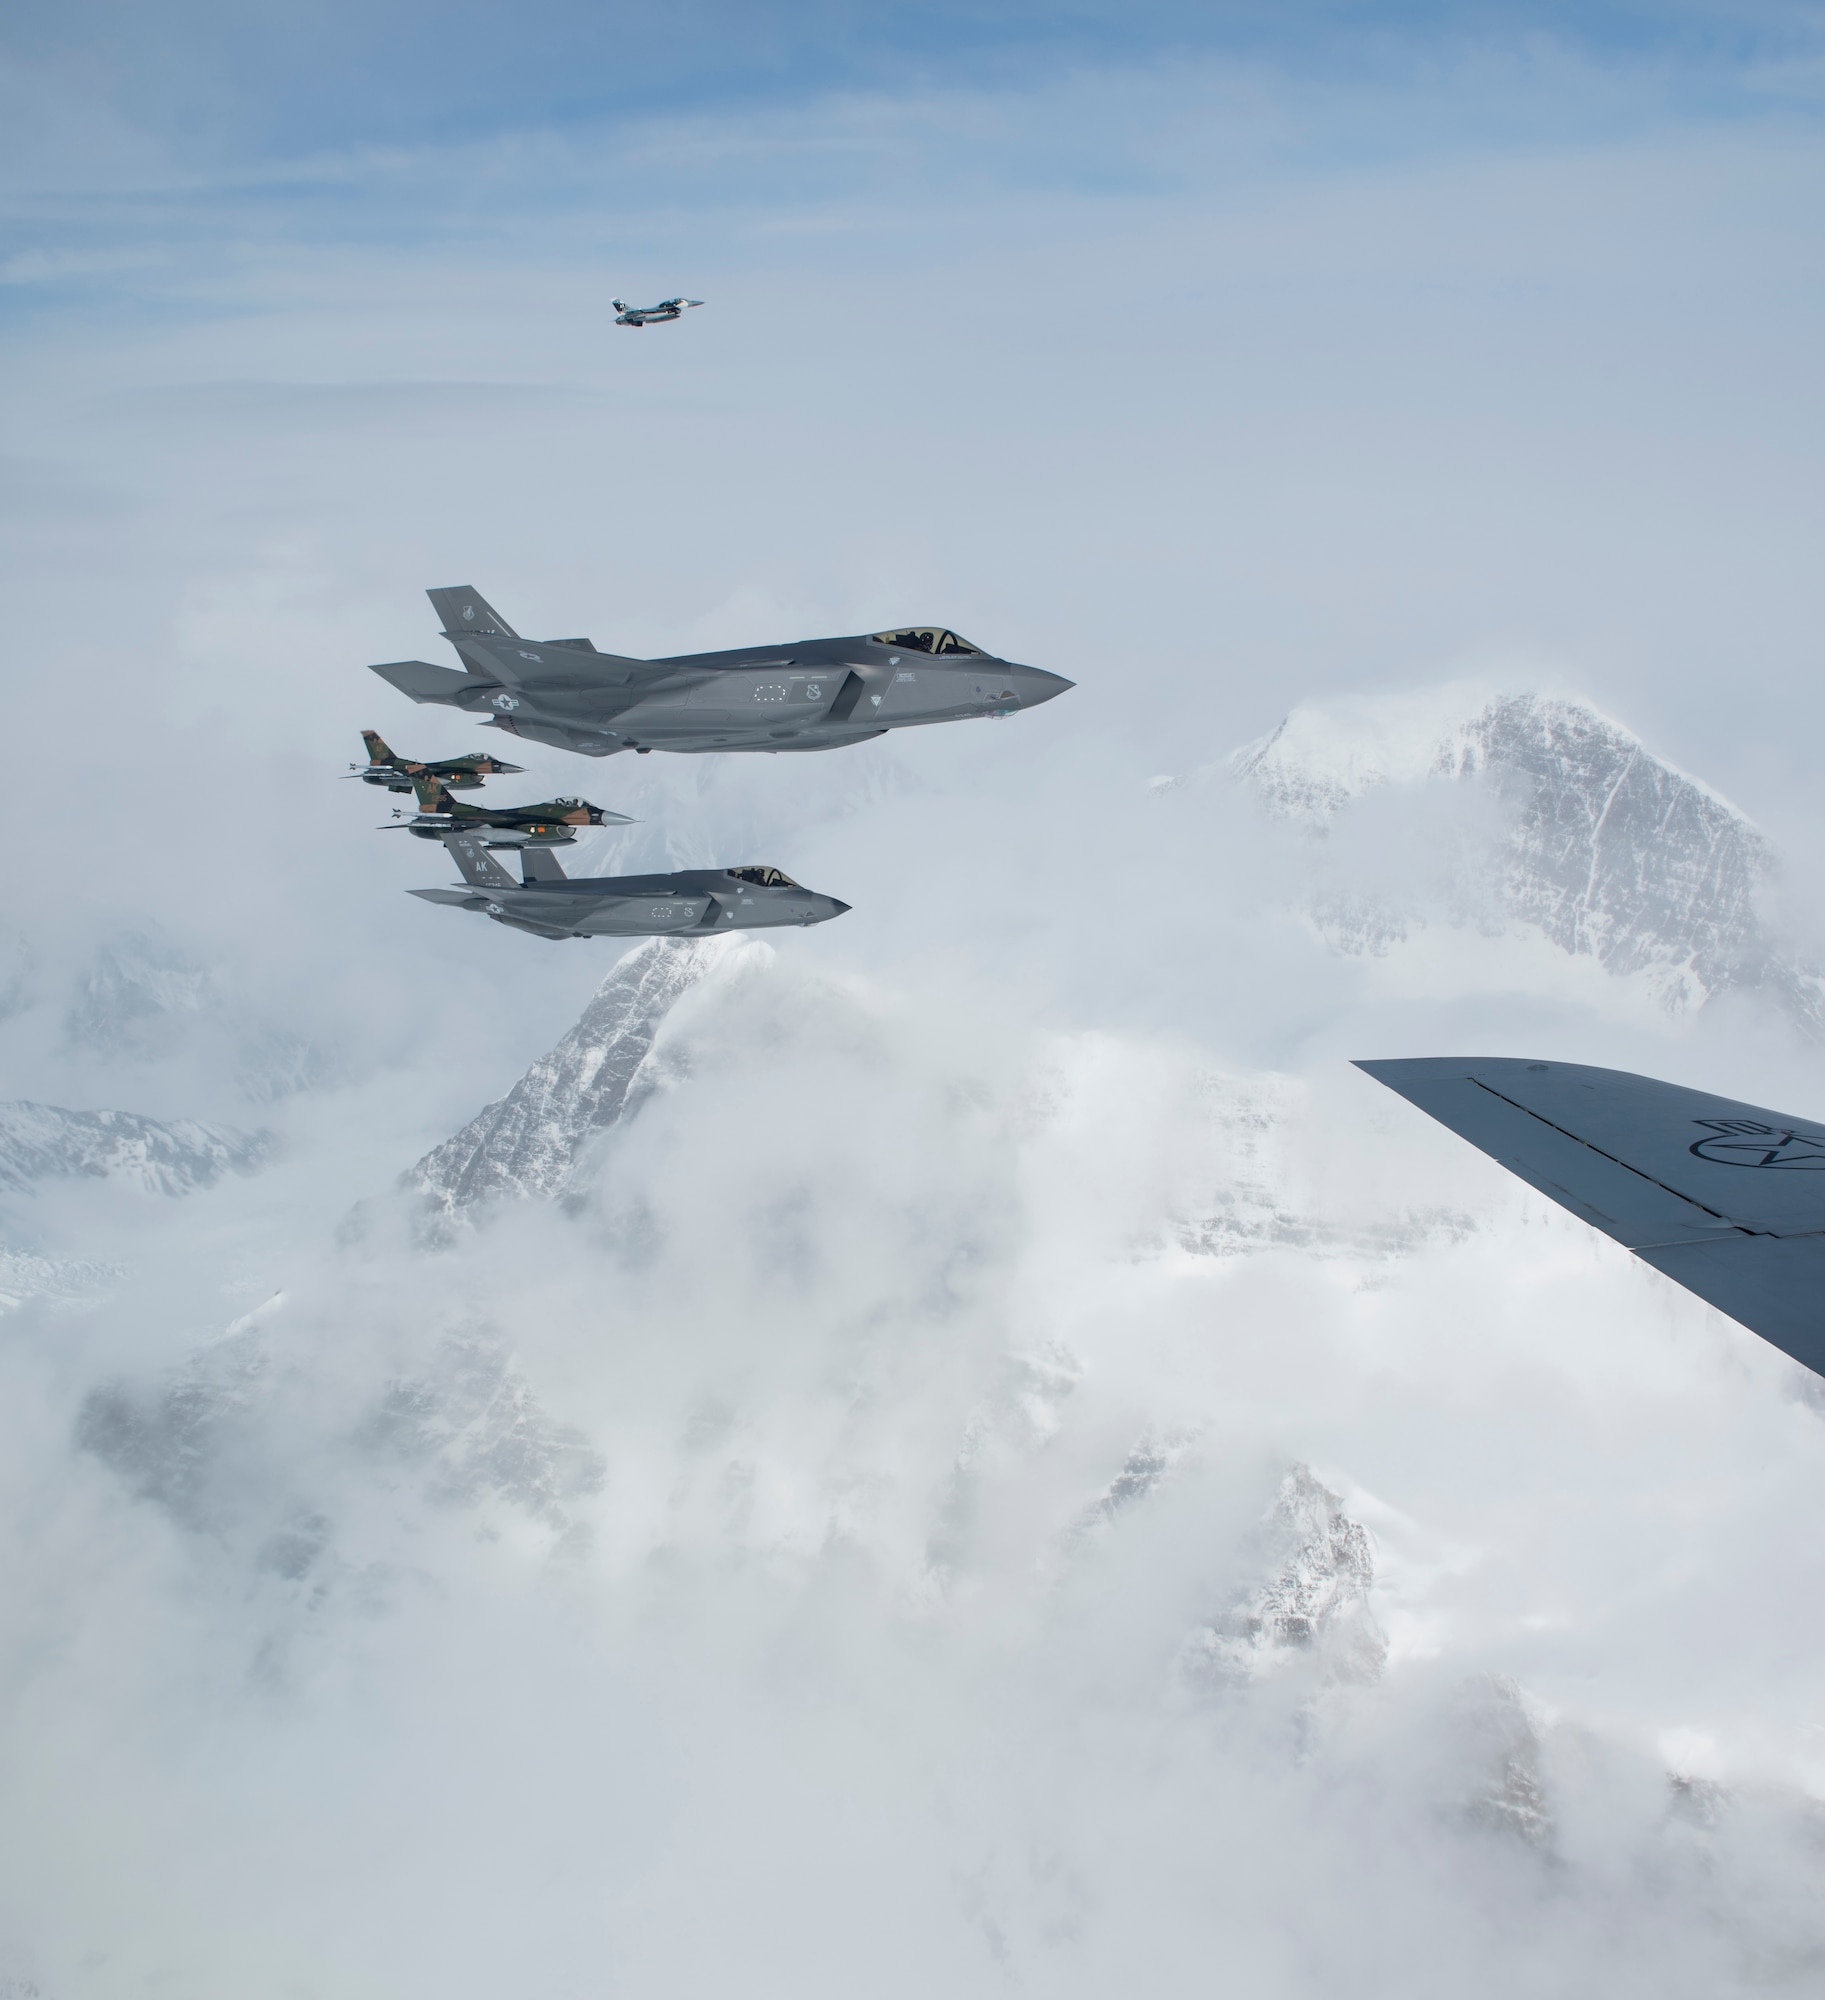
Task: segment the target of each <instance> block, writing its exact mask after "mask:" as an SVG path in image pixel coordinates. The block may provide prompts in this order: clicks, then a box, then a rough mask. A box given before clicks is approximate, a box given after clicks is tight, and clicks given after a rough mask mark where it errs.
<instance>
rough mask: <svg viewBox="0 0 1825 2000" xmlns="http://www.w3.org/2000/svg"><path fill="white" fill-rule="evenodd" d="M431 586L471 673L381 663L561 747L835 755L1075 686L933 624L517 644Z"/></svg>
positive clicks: (447, 631)
mask: <svg viewBox="0 0 1825 2000" xmlns="http://www.w3.org/2000/svg"><path fill="white" fill-rule="evenodd" d="M426 595H427V596H428V597H429V598H430V600H431V602H432V605H433V606H434V607H435V608H436V610H437V613H438V615H439V616H440V617H441V618H442V620H443V627H444V637H445V638H446V639H448V640H449V641H450V643H451V645H453V646H454V647H455V648H456V653H457V657H458V658H459V659H460V660H461V661H462V663H463V667H464V669H465V671H464V672H462V673H457V672H456V671H455V670H454V669H453V668H450V667H436V666H432V665H431V664H430V662H429V661H426V660H395V661H392V662H390V663H389V664H387V665H384V666H376V667H374V668H373V669H372V671H373V672H374V673H377V674H378V675H379V676H380V678H381V679H382V680H384V681H388V682H390V683H391V684H392V685H393V686H394V687H396V688H398V689H399V691H400V692H401V693H402V694H405V695H409V696H410V697H411V698H412V700H414V701H420V702H439V703H442V704H443V705H444V706H445V707H448V708H460V709H462V710H464V711H465V712H466V713H468V714H470V715H477V716H485V717H486V718H487V719H488V725H489V726H490V727H492V728H495V729H502V730H505V731H507V732H508V733H509V734H510V735H513V736H520V737H524V738H525V739H527V740H528V741H529V742H533V743H544V744H549V745H550V746H551V747H552V748H553V749H556V750H575V751H577V752H579V753H580V754H581V755H583V756H585V757H612V756H613V755H614V754H615V752H616V751H618V750H637V751H639V752H641V753H642V754H644V753H645V752H647V751H649V750H681V751H688V752H702V751H713V750H829V749H834V748H835V747H837V746H838V745H840V744H844V743H861V742H864V741H866V739H867V738H869V737H871V736H880V735H883V734H885V732H886V731H888V730H889V729H908V728H911V727H913V726H914V725H915V724H919V723H927V722H955V721H960V720H962V719H964V718H966V717H969V716H979V715H1012V714H1014V713H1015V712H1016V711H1017V710H1020V709H1023V708H1036V707H1037V706H1038V705H1039V704H1040V703H1041V702H1043V701H1050V700H1051V699H1052V697H1053V696H1054V695H1059V694H1063V693H1064V691H1065V689H1066V688H1068V687H1070V686H1071V685H1072V684H1071V682H1070V681H1068V680H1065V679H1063V678H1062V677H1061V676H1060V675H1058V674H1049V673H1046V672H1044V671H1043V670H1042V669H1040V668H1038V667H1022V666H1016V665H1014V664H1012V663H1011V662H1009V661H1007V660H1000V659H997V658H996V657H995V656H994V655H993V654H992V653H985V652H984V651H983V650H982V648H981V647H980V646H972V645H971V644H970V642H969V641H968V640H967V639H962V638H959V637H958V635H957V634H956V633H955V632H951V631H947V630H945V629H944V628H943V627H942V626H937V625H904V626H896V627H894V628H893V629H892V630H891V631H886V632H864V633H861V634H859V635H858V636H856V637H854V638H847V639H801V640H796V641H794V642H792V643H791V644H789V645H784V646H745V647H740V648H737V649H736V650H735V651H733V652H727V653H680V654H676V655H674V656H672V657H671V658H668V659H660V660H636V659H630V658H626V657H624V656H623V655H621V654H618V653H599V652H597V651H596V649H595V647H594V646H593V645H592V644H591V643H590V641H589V640H587V639H522V638H521V637H520V635H519V634H518V633H517V632H515V631H514V629H513V627H512V626H511V625H509V624H508V623H507V622H506V620H505V619H503V618H502V617H501V615H500V614H499V612H497V611H495V610H494V609H493V607H492V606H491V605H490V604H489V603H488V601H487V600H486V599H485V598H483V597H479V596H477V595H476V593H475V592H474V591H473V590H470V589H469V588H467V587H466V586H465V587H464V588H462V589H460V590H432V591H428V592H427V593H426Z"/></svg>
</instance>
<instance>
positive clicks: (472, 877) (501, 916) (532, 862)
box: [406, 831, 849, 938]
mask: <svg viewBox="0 0 1825 2000" xmlns="http://www.w3.org/2000/svg"><path fill="white" fill-rule="evenodd" d="M443 842H444V845H445V847H447V848H448V849H449V850H450V856H451V858H452V860H454V861H455V863H456V865H457V867H458V868H459V869H461V870H462V875H463V880H464V882H465V883H466V884H467V885H468V886H467V887H466V888H462V889H454V888H452V889H410V890H408V891H407V892H406V893H407V894H408V895H412V896H422V897H423V898H424V900H425V901H426V902H427V903H448V904H449V905H450V906H451V907H452V908H454V909H459V910H474V911H476V912H477V913H478V914H480V915H481V916H485V917H491V918H492V919H493V920H494V921H495V922H496V923H497V924H506V925H507V926H508V927H509V928H510V929H513V930H516V931H531V932H532V934H533V935H534V936H535V937H544V938H577V937H655V936H662V937H709V936H711V935H712V934H713V933H715V932H717V931H725V930H729V931H735V930H766V929H772V928H775V927H776V926H779V925H781V924H798V925H801V926H803V925H807V924H821V923H827V922H828V921H829V920H830V918H832V917H840V916H841V915H842V914H843V912H844V911H845V910H847V909H848V907H849V905H848V904H847V903H839V902H838V901H837V900H836V898H835V897H834V896H819V895H816V894H814V893H813V892H812V891H811V890H809V889H804V888H801V887H800V886H799V884H798V883H796V882H795V881H793V879H792V878H791V876H789V875H782V874H781V873H780V871H779V870H778V869H777V868H762V867H744V868H688V869H685V870H684V871H683V872H682V873H680V874H676V875H593V876H583V875H580V876H577V877H575V878H574V879H573V878H571V877H569V876H567V875H566V874H565V873H564V870H563V868H562V867H561V866H560V865H559V862H558V857H557V856H556V855H555V854H553V853H552V851H551V849H550V848H549V847H523V848H521V850H520V875H521V879H520V880H519V881H518V882H516V881H515V880H514V879H513V877H512V876H511V875H509V874H508V873H507V871H506V869H504V868H503V867H502V866H501V864H500V863H499V862H498V861H496V860H495V858H494V856H493V855H492V854H490V853H489V852H488V851H487V848H486V847H485V845H484V844H483V841H482V839H481V837H480V836H479V835H477V834H473V833H470V832H467V831H464V832H461V833H446V834H445V835H444V836H443Z"/></svg>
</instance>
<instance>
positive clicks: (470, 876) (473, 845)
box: [444, 833, 520, 889]
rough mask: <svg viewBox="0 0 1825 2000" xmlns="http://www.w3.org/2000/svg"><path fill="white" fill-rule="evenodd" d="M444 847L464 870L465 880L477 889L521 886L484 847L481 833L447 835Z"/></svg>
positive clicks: (515, 887)
mask: <svg viewBox="0 0 1825 2000" xmlns="http://www.w3.org/2000/svg"><path fill="white" fill-rule="evenodd" d="M444 846H445V847H447V848H448V849H449V851H450V859H451V860H452V861H454V862H455V863H456V865H457V867H458V868H460V869H461V870H462V876H463V880H464V881H465V882H467V883H469V884H470V885H471V887H473V888H476V889H517V888H518V887H519V886H520V885H519V884H518V883H517V882H516V881H515V880H514V879H513V877H512V876H511V875H509V874H508V873H507V871H506V869H504V868H503V867H502V866H501V864H500V863H499V862H498V861H496V860H495V858H494V856H493V855H492V854H490V853H489V852H488V850H487V849H486V848H485V847H484V846H483V845H482V835H481V834H479V833H446V834H445V835H444Z"/></svg>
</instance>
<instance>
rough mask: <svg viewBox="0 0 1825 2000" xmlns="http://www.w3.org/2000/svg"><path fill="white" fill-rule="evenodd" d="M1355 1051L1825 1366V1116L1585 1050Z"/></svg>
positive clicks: (1775, 1341)
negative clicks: (1539, 1058) (1389, 1054)
mask: <svg viewBox="0 0 1825 2000" xmlns="http://www.w3.org/2000/svg"><path fill="white" fill-rule="evenodd" d="M1356 1067H1357V1068H1358V1069H1362V1070H1367V1071H1368V1073H1369V1074H1370V1075H1371V1076H1372V1077H1374V1078H1375V1079H1376V1081H1377V1082H1379V1083H1385V1084H1386V1085H1387V1086H1388V1088H1389V1089H1390V1090H1395V1091H1398V1092H1399V1093H1400V1095H1401V1096H1402V1097H1404V1098H1406V1100H1407V1101H1408V1103H1410V1104H1416V1105H1418V1106H1419V1108H1420V1110H1422V1111H1425V1112H1429V1113H1430V1114H1431V1116H1432V1117H1434V1118H1436V1119H1437V1120H1438V1121H1439V1123H1440V1124H1441V1125H1448V1126H1449V1127H1450V1128H1451V1130H1452V1131H1454V1132H1455V1133H1456V1134H1457V1135H1458V1137H1459V1138H1461V1139H1468V1140H1469V1141H1470V1143H1471V1144H1472V1145H1473V1146H1475V1147H1477V1148H1478V1150H1479V1151H1481V1152H1485V1153H1487V1154H1488V1155H1489V1157H1490V1158H1491V1159H1492V1160H1498V1161H1500V1162H1501V1164H1502V1165H1503V1166H1505V1167H1506V1168H1507V1169H1508V1171H1509V1172H1510V1173H1511V1174H1516V1175H1518V1176H1519V1177H1520V1178H1521V1179H1522V1180H1524V1181H1525V1182H1526V1183H1527V1184H1528V1186H1529V1187H1533V1188H1538V1189H1539V1191H1540V1192H1541V1193H1542V1194H1543V1195H1545V1196H1547V1197H1548V1198H1549V1199H1550V1200H1552V1201H1556V1202H1557V1203H1558V1204H1559V1206H1560V1207H1561V1208H1568V1209H1570V1210H1571V1212H1572V1214H1574V1215H1575V1216H1578V1217H1579V1218H1580V1219H1581V1220H1582V1221H1585V1222H1588V1223H1589V1224H1590V1225H1591V1226H1592V1228H1594V1229H1601V1230H1602V1231H1603V1233H1604V1235H1606V1236H1613V1237H1614V1238H1615V1239H1616V1241H1617V1242H1618V1243H1620V1244H1621V1245H1622V1246H1623V1248H1624V1249H1627V1250H1632V1251H1633V1252H1634V1253H1635V1255H1636V1256H1637V1257H1639V1258H1640V1259H1641V1260H1642V1262H1643V1263H1644V1264H1652V1265H1653V1267H1654V1268H1655V1270H1657V1271H1660V1272H1663V1273H1664V1274H1665V1275H1666V1276H1667V1277H1669V1278H1671V1279H1672V1280H1673V1282H1674V1283H1675V1284H1677V1285H1684V1286H1685V1288H1686V1290H1687V1291H1689V1292H1696V1293H1697V1294H1698V1296H1699V1297H1700V1298H1701V1299H1704V1300H1707V1301H1708V1302H1709V1303H1710V1304H1712V1305H1714V1306H1716V1307H1717V1309H1718V1311H1719V1312H1725V1313H1728V1314H1729V1315H1730V1317H1731V1318H1732V1319H1733V1320H1736V1321H1738V1322H1740V1323H1741V1324H1742V1325H1743V1326H1746V1327H1747V1328H1748V1329H1749V1330H1750V1332H1751V1333H1759V1334H1760V1335H1761V1337H1762V1338H1763V1339H1764V1340H1765V1341H1767V1342H1768V1343H1769V1344H1770V1346H1773V1347H1778V1348H1779V1349H1780V1350H1781V1352H1782V1353H1783V1354H1791V1355H1792V1356H1793V1358H1794V1360H1796V1361H1799V1362H1802V1363H1804V1365H1805V1366H1806V1367H1808V1368H1810V1369H1811V1370H1812V1371H1813V1373H1814V1374H1815V1375H1825V1121H1816V1120H1811V1119H1804V1118H1790V1117H1788V1115H1787V1114H1786V1113H1785V1112H1784V1111H1764V1110H1763V1109H1762V1107H1761V1106H1760V1105H1758V1104H1739V1103H1737V1102H1736V1100H1735V1099H1734V1098H1730V1097H1712V1096H1710V1095H1709V1094H1708V1093H1706V1092H1705V1091H1702V1090H1686V1089H1684V1088H1683V1087H1682V1086H1681V1085H1679V1084H1676V1083H1661V1082H1660V1081H1658V1079H1656V1078H1654V1077H1651V1076H1632V1075H1630V1074H1629V1072H1628V1071H1627V1070H1620V1069H1587V1068H1585V1067H1584V1066H1583V1065H1582V1064H1580V1063H1561V1062H1550V1063H1549V1062H1522V1061H1519V1060H1517V1059H1515V1058H1512V1057H1509V1058H1490V1057H1486V1058H1482V1059H1479V1058H1477V1057H1474V1056H1460V1057H1438V1056H1429V1057H1422V1058H1421V1059H1419V1060H1417V1061H1407V1062H1361V1063H1358V1064H1357V1065H1356Z"/></svg>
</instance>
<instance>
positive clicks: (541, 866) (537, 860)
mask: <svg viewBox="0 0 1825 2000" xmlns="http://www.w3.org/2000/svg"><path fill="white" fill-rule="evenodd" d="M520 876H521V879H522V880H523V881H527V882H568V881H569V880H570V877H569V876H568V875H566V874H565V873H564V870H563V867H562V866H561V864H560V863H559V861H558V857H557V856H556V855H555V854H554V853H552V851H551V849H550V848H549V847H532V846H526V847H522V848H521V849H520Z"/></svg>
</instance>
